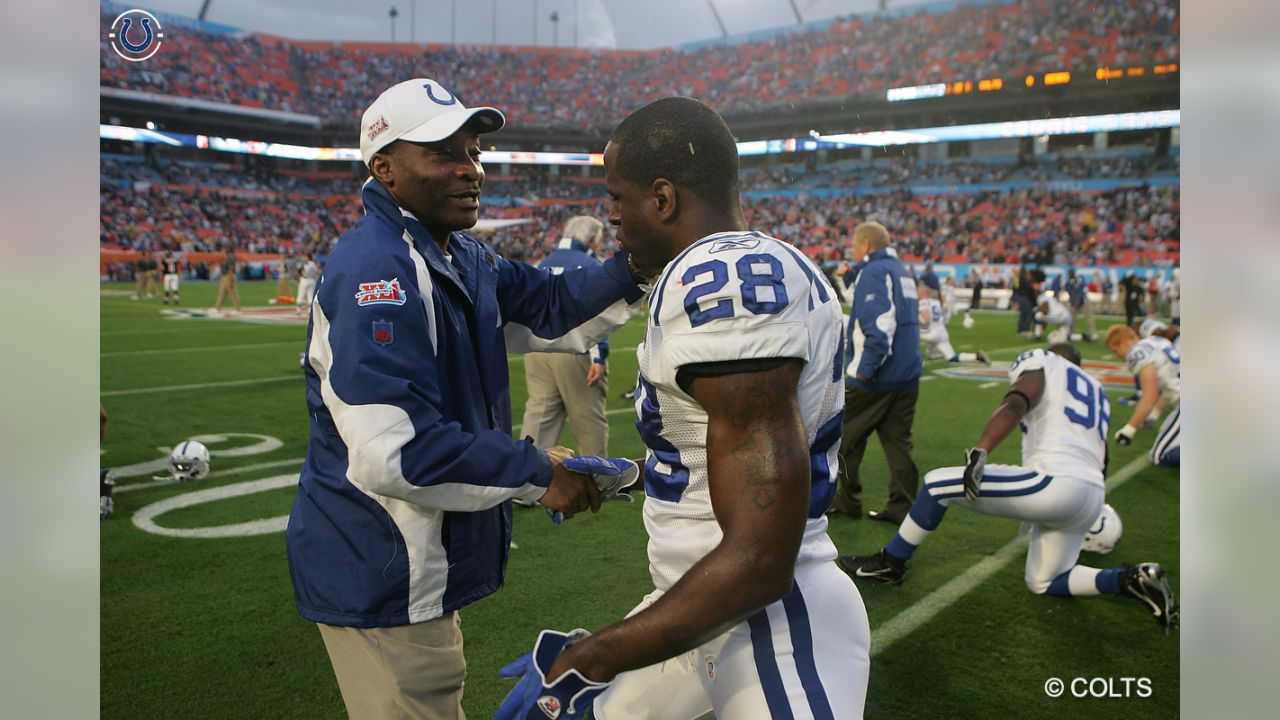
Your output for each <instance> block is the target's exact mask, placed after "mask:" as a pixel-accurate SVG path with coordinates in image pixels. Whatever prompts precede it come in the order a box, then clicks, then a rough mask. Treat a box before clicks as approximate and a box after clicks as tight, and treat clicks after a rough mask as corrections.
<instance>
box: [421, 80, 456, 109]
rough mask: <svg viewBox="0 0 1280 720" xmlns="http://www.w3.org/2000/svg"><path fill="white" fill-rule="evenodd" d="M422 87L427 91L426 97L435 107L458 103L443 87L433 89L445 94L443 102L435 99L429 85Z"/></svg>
mask: <svg viewBox="0 0 1280 720" xmlns="http://www.w3.org/2000/svg"><path fill="white" fill-rule="evenodd" d="M422 87H424V88H426V89H427V97H429V98H431V102H433V103H435V104H437V105H456V104H457V102H458V98H456V97H454V96H453V93H451V92H449V91H448V90H445V89H444V88H443V87H440V86H439V85H437V86H435V87H438V88H440V92H442V93H444V94H445V97H446V99H444V100H441V99H440V98H438V97H436V94H435V90H433V89H432V86H431V83H427V84H425V85H423V86H422Z"/></svg>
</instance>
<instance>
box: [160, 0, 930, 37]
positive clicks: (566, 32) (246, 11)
mask: <svg viewBox="0 0 1280 720" xmlns="http://www.w3.org/2000/svg"><path fill="white" fill-rule="evenodd" d="M919 1H920V0H890V7H898V6H906V5H912V4H918V3H919ZM201 2H202V0H148V1H147V2H144V3H142V4H140V5H139V7H145V8H149V9H152V10H161V11H165V12H171V13H174V14H177V15H187V16H191V17H195V16H196V15H197V14H199V11H200V5H201ZM792 2H794V6H795V7H796V8H798V9H799V11H800V14H801V17H803V18H804V19H805V20H818V19H823V18H830V17H834V16H837V15H844V14H849V13H852V12H862V11H866V10H872V9H875V7H876V5H877V0H712V4H714V6H715V9H716V11H717V12H718V13H719V15H720V20H721V21H722V22H723V23H724V25H725V28H726V29H727V30H728V32H729V33H730V34H731V35H733V34H738V33H745V32H751V31H754V30H761V29H765V28H775V27H782V26H786V25H792V24H795V22H796V18H795V13H794V11H793V10H792ZM392 5H395V6H396V8H397V10H398V11H399V17H398V19H397V21H396V31H395V32H396V40H397V41H407V40H409V39H411V32H410V25H411V23H410V18H411V15H412V16H414V20H415V22H414V23H412V24H413V28H412V30H413V32H412V39H414V40H416V41H417V42H450V40H451V38H452V39H454V40H455V41H456V42H459V43H476V44H488V43H491V42H494V41H496V42H497V43H498V44H503V45H533V44H535V32H536V44H538V45H551V44H552V42H553V39H554V40H557V41H558V44H559V45H561V46H572V45H573V44H574V34H575V23H574V20H573V18H574V12H575V8H576V9H577V14H578V16H579V21H578V23H577V27H576V33H577V44H578V45H579V46H580V47H605V48H641V49H647V48H656V47H667V46H673V45H680V44H682V43H687V42H692V41H695V40H706V39H710V38H715V37H719V36H720V28H719V25H718V24H717V22H716V20H715V17H714V15H713V14H712V11H711V9H710V7H709V4H708V2H707V0H644V1H643V2H637V1H636V0H355V1H354V2H353V0H212V2H211V4H210V8H209V13H208V16H207V18H206V19H208V20H210V21H212V22H220V23H225V24H227V25H234V26H236V27H239V28H242V29H244V30H250V31H254V32H261V33H268V34H272V35H282V36H285V37H290V38H297V39H305V40H380V41H385V40H390V39H391V20H390V18H389V17H388V10H389V9H390V8H391V6H392ZM415 5H416V8H415V7H414V6H415ZM455 5H456V7H457V17H456V20H453V21H451V18H450V15H451V11H452V9H453V8H454V7H455ZM535 6H536V8H537V15H536V17H537V18H538V20H537V22H536V23H535V21H534V18H535V14H534V9H535ZM495 8H496V17H495ZM552 12H556V13H557V14H558V15H559V18H560V21H559V23H558V27H556V25H557V23H552V22H551V20H550V19H549V18H550V16H551V13H552ZM557 36H558V37H557Z"/></svg>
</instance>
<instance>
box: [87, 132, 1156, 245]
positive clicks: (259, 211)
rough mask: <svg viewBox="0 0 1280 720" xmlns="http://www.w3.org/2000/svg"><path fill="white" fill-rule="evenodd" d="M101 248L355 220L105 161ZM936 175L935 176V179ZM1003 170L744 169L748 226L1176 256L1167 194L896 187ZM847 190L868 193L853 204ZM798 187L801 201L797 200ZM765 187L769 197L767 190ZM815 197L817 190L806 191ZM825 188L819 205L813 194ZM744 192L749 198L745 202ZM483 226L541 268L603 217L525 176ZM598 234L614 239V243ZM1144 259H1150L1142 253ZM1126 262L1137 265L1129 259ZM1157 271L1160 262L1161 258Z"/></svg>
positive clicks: (509, 178) (167, 167)
mask: <svg viewBox="0 0 1280 720" xmlns="http://www.w3.org/2000/svg"><path fill="white" fill-rule="evenodd" d="M1170 163H1172V164H1173V165H1174V166H1176V158H1174V159H1167V158H1166V159H1163V160H1159V161H1157V160H1148V159H1135V160H1126V159H1114V158H1113V159H1098V158H1095V159H1091V160H1080V159H1077V158H1060V159H1058V160H1057V161H1056V162H1055V163H1043V164H1040V165H1036V166H1034V167H1035V168H1037V169H1035V170H1034V172H1036V173H1044V175H1045V177H1047V178H1050V179H1055V178H1064V177H1077V173H1078V171H1079V169H1080V168H1082V167H1084V168H1105V170H1103V172H1101V173H1100V174H1102V175H1104V176H1106V177H1112V176H1113V172H1114V171H1113V170H1112V168H1130V169H1133V168H1147V169H1151V168H1153V167H1166V166H1168V165H1169V164H1170ZM101 169H102V170H101V172H102V178H103V184H102V194H101V201H100V207H101V227H102V238H101V240H102V245H103V247H105V248H110V249H124V250H168V249H176V250H182V251H188V252H189V251H193V250H194V251H213V250H218V249H222V248H225V247H227V246H235V247H237V248H239V249H241V250H244V251H247V252H263V253H281V252H300V251H312V252H317V253H320V254H324V253H326V252H327V250H328V243H329V242H331V241H332V240H333V239H334V238H336V237H337V236H338V234H339V232H340V230H341V228H343V227H349V226H350V225H352V224H353V223H354V222H355V221H356V220H357V219H358V218H359V214H360V205H359V199H358V193H357V192H356V189H357V188H358V187H359V184H360V182H361V174H360V173H358V172H357V171H355V170H354V169H353V170H351V171H350V173H349V174H348V173H347V171H345V170H342V171H329V172H319V173H314V174H313V175H312V176H309V177H308V176H304V175H301V174H299V173H296V172H294V173H286V171H283V170H279V169H271V168H269V167H265V166H264V167H252V168H247V169H246V168H237V167H235V166H229V165H222V164H215V163H205V162H191V161H177V160H168V159H165V158H163V157H151V158H148V159H147V160H145V161H143V162H138V161H125V160H123V159H120V158H117V157H114V156H111V155H104V156H103V159H102V164H101ZM944 172H945V174H944ZM1018 172H1020V171H1019V170H1018V169H1017V168H1016V166H1014V165H1012V164H1005V165H1002V164H998V163H997V164H992V163H970V162H959V163H951V164H916V163H914V162H910V161H901V162H894V163H892V164H889V165H888V166H883V167H882V166H880V165H873V164H863V165H861V166H858V165H848V164H846V165H836V166H832V167H829V168H828V167H824V168H820V169H816V170H813V171H810V172H808V173H803V172H801V171H800V169H797V168H790V169H784V170H749V171H746V172H744V174H743V190H746V191H764V193H765V194H763V195H761V196H759V197H756V198H755V199H751V200H747V201H746V202H745V203H744V208H745V210H746V212H747V220H748V223H749V224H750V225H751V226H752V227H758V228H761V229H763V230H767V231H769V232H772V233H773V234H774V235H776V236H778V237H780V238H782V239H784V240H787V241H789V242H791V243H793V244H795V245H796V246H798V247H800V248H802V249H804V250H805V251H806V252H808V253H809V254H810V255H811V256H812V257H815V258H818V259H822V260H837V259H840V258H841V257H842V252H843V248H844V247H845V246H846V244H847V238H848V237H849V233H851V232H852V230H853V228H854V227H855V226H856V225H857V224H858V223H860V222H862V221H863V220H866V219H877V220H879V221H881V222H882V223H884V224H886V225H887V226H889V227H891V228H893V229H894V234H895V238H896V242H897V245H898V247H899V248H900V249H901V250H902V251H903V252H904V253H906V254H909V255H912V256H918V257H921V258H924V259H926V260H943V259H948V260H950V261H956V260H957V259H966V260H969V261H971V262H987V263H1002V262H1017V261H1019V260H1022V259H1033V260H1034V261H1035V262H1054V263H1066V262H1071V263H1077V264H1111V263H1128V262H1145V261H1146V260H1143V259H1142V258H1143V257H1146V258H1151V257H1152V256H1151V255H1150V253H1176V252H1178V250H1179V230H1178V222H1179V202H1178V188H1177V186H1174V185H1165V186H1157V185H1146V184H1143V183H1142V182H1141V180H1140V178H1135V180H1134V183H1133V185H1131V186H1126V187H1121V188H1118V189H1112V190H1107V191H1102V192H1083V191H1069V190H1063V189H1061V188H1055V189H1050V187H1049V186H1047V185H1046V186H1037V187H1031V188H1024V189H1005V190H988V191H983V192H977V193H959V192H955V193H945V194H933V195H925V194H915V193H913V192H912V191H911V190H910V189H909V188H907V187H902V186H899V185H900V184H901V183H905V182H907V181H913V182H914V181H919V180H922V179H923V180H927V181H930V182H938V181H944V180H945V181H947V182H959V181H961V180H963V179H966V178H972V177H974V175H975V173H982V175H980V177H984V178H1003V179H1008V178H1009V177H1010V176H1012V175H1014V174H1016V173H1018ZM852 188H861V189H864V190H865V189H868V188H873V189H874V191H872V192H869V193H864V194H860V195H859V194H852V193H849V192H848V191H849V190H850V189H852ZM797 189H799V191H798V192H796V190H797ZM769 190H778V192H777V193H769V192H768V191H769ZM808 190H813V191H815V192H807V191H808ZM819 190H824V191H830V192H831V194H825V193H824V194H818V193H817V192H816V191H819ZM753 195H754V193H753ZM485 196H486V197H487V198H490V199H491V202H489V203H487V204H486V205H485V207H484V213H483V216H484V217H485V218H489V219H506V220H520V221H525V222H523V223H520V224H516V225H511V226H507V227H503V228H499V229H497V230H494V231H492V233H491V234H490V235H489V237H488V240H489V242H491V243H492V244H493V245H494V246H495V248H496V249H497V250H499V251H500V252H501V253H503V254H504V255H506V256H508V257H512V258H515V259H523V260H536V259H538V258H540V257H541V256H542V255H543V254H544V253H545V252H546V251H547V250H548V249H549V247H550V246H551V243H553V242H554V241H555V240H557V239H558V238H559V234H558V233H559V232H560V229H561V228H562V227H563V224H564V222H565V221H566V220H567V219H568V218H569V217H571V216H572V215H574V214H577V213H579V212H588V213H591V214H594V215H596V216H598V217H603V216H604V214H605V212H606V206H605V198H604V191H603V187H602V186H601V185H600V184H599V178H597V177H586V178H584V177H580V176H572V177H560V176H553V175H549V174H547V173H546V172H545V171H543V170H537V169H531V168H523V169H520V170H518V171H517V174H513V175H493V176H491V181H490V182H489V183H487V184H486V187H485ZM606 237H607V238H608V239H609V242H612V240H611V238H612V233H607V234H606ZM1142 253H1147V254H1148V255H1145V256H1143V255H1141V254H1142ZM1135 254H1136V257H1135ZM1160 259H1161V260H1167V259H1168V258H1160Z"/></svg>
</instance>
